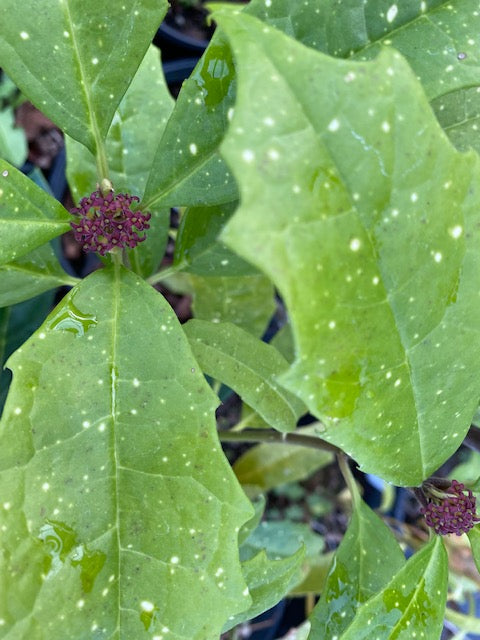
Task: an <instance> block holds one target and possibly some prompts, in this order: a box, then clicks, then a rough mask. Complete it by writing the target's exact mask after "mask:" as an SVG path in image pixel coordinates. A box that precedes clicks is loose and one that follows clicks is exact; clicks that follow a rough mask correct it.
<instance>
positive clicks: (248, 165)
mask: <svg viewBox="0 0 480 640" xmlns="http://www.w3.org/2000/svg"><path fill="white" fill-rule="evenodd" d="M216 19H218V21H219V22H220V23H221V25H222V28H223V29H224V30H226V31H227V32H228V34H229V36H230V38H231V42H232V45H233V48H234V52H235V56H236V58H237V65H238V71H239V91H238V101H237V104H236V107H235V116H234V119H233V121H232V126H231V128H230V129H229V133H228V135H227V138H226V140H225V143H224V145H223V147H222V150H223V153H224V155H225V157H226V158H227V159H228V162H229V164H230V165H231V167H232V169H233V171H234V173H235V175H236V177H237V180H238V182H239V186H240V189H241V202H242V204H241V206H240V208H239V209H238V210H237V211H236V213H235V214H234V216H233V217H232V218H231V220H230V221H229V223H228V224H227V225H226V227H225V230H224V233H223V234H222V238H223V240H225V241H226V243H227V244H228V245H229V246H231V247H232V248H233V249H234V250H235V251H236V252H237V253H239V254H240V255H241V256H242V257H244V258H245V259H247V260H249V261H250V262H252V263H253V264H255V265H256V266H257V267H258V268H260V269H262V270H263V271H264V272H265V273H266V274H267V275H268V276H269V277H270V278H271V279H272V281H273V282H274V284H275V285H276V286H277V287H278V289H279V291H280V293H281V295H282V297H283V299H284V301H285V303H286V306H287V309H288V311H289V314H290V319H291V324H292V329H293V334H294V338H295V343H296V358H297V359H296V361H295V363H294V365H293V367H292V368H291V369H290V371H289V372H288V373H287V374H286V375H284V376H282V378H281V379H280V380H281V382H282V384H284V385H285V386H286V388H288V389H289V390H290V391H293V392H295V393H297V394H298V395H299V396H300V397H301V398H302V399H303V401H304V402H305V403H306V405H307V406H308V408H309V410H310V412H311V413H313V414H314V415H316V416H317V417H318V418H319V419H320V420H322V422H324V423H325V425H326V427H327V429H326V431H325V432H324V433H323V434H322V437H324V438H325V439H327V440H329V441H330V442H332V443H334V444H336V445H337V446H339V447H341V448H343V449H344V450H345V451H346V452H347V453H349V454H350V455H351V456H353V457H354V458H355V459H356V460H357V461H358V462H359V463H360V465H361V467H362V468H363V469H367V470H372V471H373V472H374V473H376V474H379V475H382V476H383V477H384V478H385V479H388V480H390V481H391V482H393V483H395V484H403V485H414V484H418V483H419V482H420V481H422V480H423V479H424V478H426V477H427V476H429V475H430V474H431V473H432V472H434V471H435V469H437V468H438V467H439V466H440V465H441V464H442V462H444V461H445V460H446V459H447V458H448V457H449V456H450V455H451V454H452V453H453V452H454V451H455V450H456V449H457V448H458V446H459V444H460V443H461V441H462V439H463V437H464V435H465V433H466V432H467V430H468V428H469V425H470V420H471V417H472V415H473V413H474V411H475V408H476V406H475V405H476V398H477V397H478V396H479V394H480V386H479V385H478V384H477V385H475V382H472V381H475V380H476V379H477V377H476V371H477V363H478V358H479V356H480V344H479V342H478V340H477V334H476V328H475V326H474V324H472V321H471V318H472V313H473V314H475V311H474V308H475V309H476V308H477V306H478V305H479V303H480V300H479V298H478V296H477V294H476V292H477V291H478V287H479V284H480V283H479V277H478V274H479V272H480V252H479V249H478V247H479V245H480V233H479V226H480V214H479V211H480V209H479V206H478V199H479V194H478V184H479V172H480V168H479V164H478V160H477V157H476V156H475V155H474V154H470V155H464V154H460V153H458V152H457V151H455V149H454V148H453V147H452V146H451V145H450V143H449V142H448V140H447V139H446V137H445V135H444V134H443V132H442V130H441V129H440V127H439V126H438V123H437V122H436V120H435V118H434V117H433V115H432V112H431V109H430V107H429V105H428V103H427V101H426V99H425V96H424V94H423V91H422V88H421V86H420V85H419V83H418V81H417V80H416V78H415V77H414V75H413V74H412V72H411V70H410V69H409V67H408V65H406V64H405V62H404V61H403V60H402V59H401V57H400V55H399V54H398V53H395V52H392V51H388V50H387V51H385V52H383V53H382V55H381V56H379V58H378V59H377V60H375V61H374V62H366V63H365V62H364V63H360V62H356V63H353V62H346V61H343V60H337V59H333V58H330V57H327V56H324V55H322V54H320V53H317V52H315V51H313V50H311V49H307V48H305V47H303V46H302V45H300V44H298V43H297V42H295V41H294V40H292V39H290V38H288V37H287V36H285V35H283V34H282V33H280V32H278V31H276V30H274V29H269V30H268V31H267V32H265V29H264V25H263V24H262V23H261V22H259V21H257V20H255V19H254V18H252V17H250V16H246V15H244V14H238V15H235V16H233V17H232V16H231V15H230V14H227V13H225V14H216ZM309 78H315V81H310V80H309ZM372 86H375V87H376V90H375V92H372V89H371V88H372ZM332 95H333V96H335V99H334V100H332V98H331V96H332ZM266 97H268V104H269V114H270V115H272V116H273V117H274V120H275V122H276V124H275V126H274V127H266V126H265V125H263V124H262V122H263V118H264V113H265V108H264V107H263V105H264V102H265V99H266ZM407 111H408V118H406V117H405V114H406V113H407ZM240 132H241V133H240ZM277 156H278V158H277ZM472 305H473V306H472ZM478 311H479V312H480V308H479V309H478ZM472 384H473V387H472Z"/></svg>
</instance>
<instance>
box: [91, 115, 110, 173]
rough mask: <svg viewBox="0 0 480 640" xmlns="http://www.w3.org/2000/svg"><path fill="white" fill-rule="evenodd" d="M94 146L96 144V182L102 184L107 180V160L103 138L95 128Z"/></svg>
mask: <svg viewBox="0 0 480 640" xmlns="http://www.w3.org/2000/svg"><path fill="white" fill-rule="evenodd" d="M94 133H95V134H96V135H95V144H96V153H95V157H96V160H97V174H98V182H99V184H102V181H103V180H105V179H107V180H109V174H110V171H109V168H108V160H107V149H106V147H105V143H104V141H103V138H102V137H101V136H100V134H99V133H98V130H97V128H96V127H95V131H94Z"/></svg>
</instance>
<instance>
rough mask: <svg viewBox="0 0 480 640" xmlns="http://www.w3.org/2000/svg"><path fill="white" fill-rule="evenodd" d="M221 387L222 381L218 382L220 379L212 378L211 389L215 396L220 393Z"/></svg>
mask: <svg viewBox="0 0 480 640" xmlns="http://www.w3.org/2000/svg"><path fill="white" fill-rule="evenodd" d="M221 388H222V383H221V382H220V380H214V381H213V383H212V391H213V393H214V394H215V395H216V396H218V394H219V393H220V389H221Z"/></svg>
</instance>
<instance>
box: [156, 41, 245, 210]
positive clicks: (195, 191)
mask: <svg viewBox="0 0 480 640" xmlns="http://www.w3.org/2000/svg"><path fill="white" fill-rule="evenodd" d="M234 81H235V69H234V66H233V61H232V59H231V54H230V51H229V48H228V47H227V46H226V45H225V38H224V36H222V35H221V34H219V33H215V35H214V36H213V38H212V41H211V42H210V45H209V47H208V48H207V50H206V51H205V53H204V54H203V56H202V58H201V60H200V62H199V63H198V64H197V66H196V68H195V70H194V71H193V73H192V75H191V76H190V78H189V79H188V80H186V81H185V82H184V84H183V88H182V90H181V92H180V94H179V96H178V100H177V102H176V104H175V108H174V110H173V113H172V117H171V118H170V120H169V122H168V124H167V126H166V129H165V133H164V135H163V138H162V140H161V142H160V145H159V147H158V149H157V153H156V155H155V159H154V161H153V165H152V170H151V173H150V178H149V180H148V183H147V187H146V190H145V206H146V207H147V208H152V207H156V206H159V205H162V206H180V205H182V206H192V205H200V206H213V205H217V204H222V203H225V202H227V203H228V202H232V201H234V200H235V199H236V197H237V189H236V186H235V182H234V181H233V179H232V176H231V173H230V171H229V170H228V167H226V165H225V163H224V161H223V160H222V158H221V157H220V156H219V154H218V145H219V143H220V140H221V139H222V136H223V132H224V131H225V128H226V125H227V122H228V109H229V107H230V106H231V104H232V102H233V97H234V95H235V86H234Z"/></svg>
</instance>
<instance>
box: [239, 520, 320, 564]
mask: <svg viewBox="0 0 480 640" xmlns="http://www.w3.org/2000/svg"><path fill="white" fill-rule="evenodd" d="M302 545H304V546H305V554H306V557H307V558H316V557H317V556H318V555H319V554H320V553H321V552H322V551H323V547H324V542H323V538H321V537H320V536H319V535H317V534H316V533H314V532H313V531H312V530H311V528H310V527H309V526H308V525H306V524H303V523H298V522H288V521H285V522H268V521H263V522H261V523H260V525H259V526H258V527H257V528H256V529H255V531H254V532H253V533H252V534H251V535H250V537H249V538H248V539H247V541H246V542H245V543H244V544H243V545H242V547H241V549H240V554H241V558H242V560H243V561H245V560H249V559H250V558H253V556H255V555H256V554H257V553H258V551H261V550H262V549H265V551H266V553H267V556H268V557H269V558H270V559H272V560H275V559H278V558H287V557H288V556H291V555H293V554H294V553H295V552H296V551H297V550H298V549H300V548H301V547H302Z"/></svg>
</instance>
